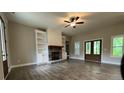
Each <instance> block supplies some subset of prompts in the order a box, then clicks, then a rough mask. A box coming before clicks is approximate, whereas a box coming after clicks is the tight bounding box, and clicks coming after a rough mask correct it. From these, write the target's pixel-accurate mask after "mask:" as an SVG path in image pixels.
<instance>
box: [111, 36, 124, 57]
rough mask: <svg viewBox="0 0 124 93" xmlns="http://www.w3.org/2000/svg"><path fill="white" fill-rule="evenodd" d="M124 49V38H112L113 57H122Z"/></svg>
mask: <svg viewBox="0 0 124 93" xmlns="http://www.w3.org/2000/svg"><path fill="white" fill-rule="evenodd" d="M123 48H124V36H116V37H113V38H112V56H114V57H122V55H123V50H124V49H123Z"/></svg>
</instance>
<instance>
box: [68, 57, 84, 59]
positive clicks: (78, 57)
mask: <svg viewBox="0 0 124 93" xmlns="http://www.w3.org/2000/svg"><path fill="white" fill-rule="evenodd" d="M70 59H78V60H84V58H79V57H70Z"/></svg>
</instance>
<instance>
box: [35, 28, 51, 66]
mask: <svg viewBox="0 0 124 93" xmlns="http://www.w3.org/2000/svg"><path fill="white" fill-rule="evenodd" d="M35 34H36V58H37V59H36V60H37V64H46V63H48V62H49V61H48V42H47V33H46V32H45V31H41V30H35Z"/></svg>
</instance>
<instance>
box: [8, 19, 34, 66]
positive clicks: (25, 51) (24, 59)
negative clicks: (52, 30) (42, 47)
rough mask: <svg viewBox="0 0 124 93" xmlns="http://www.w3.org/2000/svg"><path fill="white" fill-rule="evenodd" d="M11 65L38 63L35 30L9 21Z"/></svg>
mask: <svg viewBox="0 0 124 93" xmlns="http://www.w3.org/2000/svg"><path fill="white" fill-rule="evenodd" d="M8 29H9V40H10V53H11V54H10V58H11V59H10V60H11V65H19V64H29V63H36V46H35V31H34V30H35V28H32V27H28V26H25V25H22V24H18V23H14V22H10V21H9V26H8Z"/></svg>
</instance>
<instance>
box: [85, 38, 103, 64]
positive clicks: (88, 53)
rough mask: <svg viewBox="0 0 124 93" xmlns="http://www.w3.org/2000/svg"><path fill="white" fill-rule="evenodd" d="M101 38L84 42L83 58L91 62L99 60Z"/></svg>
mask: <svg viewBox="0 0 124 93" xmlns="http://www.w3.org/2000/svg"><path fill="white" fill-rule="evenodd" d="M101 45H102V40H93V41H86V42H85V60H86V61H92V62H101V50H102V47H101Z"/></svg>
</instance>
